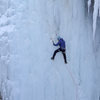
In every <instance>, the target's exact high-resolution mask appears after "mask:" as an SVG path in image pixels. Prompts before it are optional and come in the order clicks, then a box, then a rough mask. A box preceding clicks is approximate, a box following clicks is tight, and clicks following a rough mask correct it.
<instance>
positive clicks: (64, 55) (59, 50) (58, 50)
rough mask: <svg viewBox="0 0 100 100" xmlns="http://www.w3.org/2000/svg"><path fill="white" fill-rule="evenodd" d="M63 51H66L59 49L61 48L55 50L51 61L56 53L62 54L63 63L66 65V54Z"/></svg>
mask: <svg viewBox="0 0 100 100" xmlns="http://www.w3.org/2000/svg"><path fill="white" fill-rule="evenodd" d="M65 51H66V50H65V49H61V48H59V49H57V50H55V51H54V54H53V57H52V59H54V58H55V55H56V53H57V52H62V54H63V57H64V61H65V63H67V61H66V53H65Z"/></svg>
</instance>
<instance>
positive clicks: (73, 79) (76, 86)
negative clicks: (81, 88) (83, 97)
mask: <svg viewBox="0 0 100 100" xmlns="http://www.w3.org/2000/svg"><path fill="white" fill-rule="evenodd" d="M67 71H68V73H69V74H70V76H71V78H72V81H73V83H74V84H75V88H76V100H78V97H79V96H78V84H77V83H76V81H75V78H74V77H73V74H72V72H71V71H70V69H69V67H68V66H67Z"/></svg>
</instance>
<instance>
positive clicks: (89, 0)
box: [88, 0, 91, 13]
mask: <svg viewBox="0 0 100 100" xmlns="http://www.w3.org/2000/svg"><path fill="white" fill-rule="evenodd" d="M90 5H91V0H88V13H89V11H90V10H89V8H90Z"/></svg>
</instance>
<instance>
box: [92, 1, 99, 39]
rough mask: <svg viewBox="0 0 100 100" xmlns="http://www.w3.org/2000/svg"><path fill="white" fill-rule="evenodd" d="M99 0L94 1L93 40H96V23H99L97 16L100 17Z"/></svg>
mask: <svg viewBox="0 0 100 100" xmlns="http://www.w3.org/2000/svg"><path fill="white" fill-rule="evenodd" d="M98 3H99V1H98V0H95V1H94V11H93V39H94V38H95V31H96V22H97V16H98V9H99V8H98V7H99V6H98Z"/></svg>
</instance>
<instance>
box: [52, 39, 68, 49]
mask: <svg viewBox="0 0 100 100" xmlns="http://www.w3.org/2000/svg"><path fill="white" fill-rule="evenodd" d="M53 45H54V46H60V48H61V49H65V48H66V46H65V41H64V40H63V38H60V39H59V40H58V43H57V44H55V43H53Z"/></svg>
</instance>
